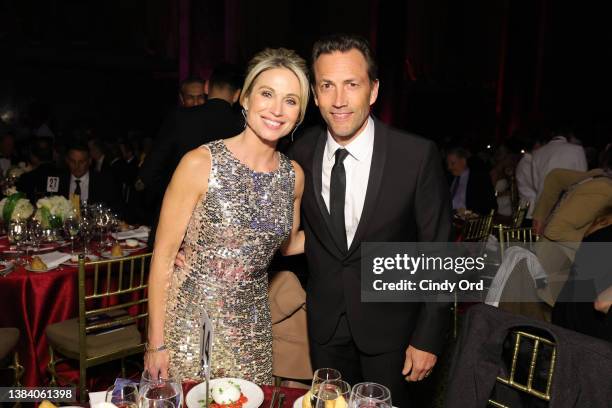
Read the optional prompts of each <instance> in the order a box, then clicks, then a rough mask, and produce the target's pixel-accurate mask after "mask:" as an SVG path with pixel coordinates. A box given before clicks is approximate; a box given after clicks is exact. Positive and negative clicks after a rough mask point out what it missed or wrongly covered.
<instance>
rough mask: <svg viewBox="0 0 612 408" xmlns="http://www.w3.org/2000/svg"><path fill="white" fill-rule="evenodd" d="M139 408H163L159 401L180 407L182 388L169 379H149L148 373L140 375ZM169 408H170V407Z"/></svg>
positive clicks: (175, 381)
mask: <svg viewBox="0 0 612 408" xmlns="http://www.w3.org/2000/svg"><path fill="white" fill-rule="evenodd" d="M140 401H141V403H140V406H141V408H142V407H146V408H163V407H162V405H159V404H158V403H160V402H161V401H168V402H170V403H172V404H173V406H174V407H181V406H182V405H181V404H182V402H183V388H182V386H181V383H180V382H179V381H177V380H176V379H174V378H173V377H170V378H161V377H160V378H158V379H157V380H154V379H152V378H151V376H150V374H149V372H148V371H146V370H145V371H144V372H143V373H142V377H141V380H140ZM170 408H171V407H170Z"/></svg>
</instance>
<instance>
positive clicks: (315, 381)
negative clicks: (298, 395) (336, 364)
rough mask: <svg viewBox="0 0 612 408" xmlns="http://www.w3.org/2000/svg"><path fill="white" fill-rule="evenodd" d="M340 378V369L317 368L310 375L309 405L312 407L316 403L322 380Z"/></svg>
mask: <svg viewBox="0 0 612 408" xmlns="http://www.w3.org/2000/svg"><path fill="white" fill-rule="evenodd" d="M341 378H342V375H341V374H340V371H338V370H336V369H334V368H319V369H318V370H316V371H315V372H314V375H313V377H312V386H311V387H310V406H312V407H314V406H315V405H316V400H317V396H318V395H319V387H320V385H321V384H322V383H323V382H324V381H330V380H340V379H341Z"/></svg>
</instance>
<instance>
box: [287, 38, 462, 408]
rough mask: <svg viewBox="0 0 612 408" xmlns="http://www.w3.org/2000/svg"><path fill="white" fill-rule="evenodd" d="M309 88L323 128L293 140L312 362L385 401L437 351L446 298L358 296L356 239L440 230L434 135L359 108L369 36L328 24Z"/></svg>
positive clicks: (399, 395)
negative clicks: (377, 389) (375, 390)
mask: <svg viewBox="0 0 612 408" xmlns="http://www.w3.org/2000/svg"><path fill="white" fill-rule="evenodd" d="M312 61H313V71H314V78H313V79H314V83H313V90H314V96H315V103H316V104H317V106H318V107H319V110H320V112H321V115H322V116H323V119H324V120H325V122H326V123H327V127H326V128H315V129H311V130H308V131H306V132H305V134H304V135H303V136H302V137H301V138H300V139H299V140H298V141H297V142H296V143H295V146H294V147H293V149H292V152H291V154H292V157H293V158H294V159H295V160H296V161H297V162H298V163H299V164H300V165H301V166H302V168H303V169H304V174H305V177H306V179H305V183H304V184H305V185H304V195H303V198H302V221H303V226H304V231H305V234H306V245H305V253H306V257H307V260H308V267H309V277H308V284H307V289H306V291H307V310H308V324H309V325H308V327H309V336H310V341H311V345H310V350H311V356H312V360H313V368H315V369H316V368H321V367H333V368H336V369H338V370H340V372H341V373H342V377H343V379H346V380H347V381H348V382H349V383H350V384H355V383H356V382H359V381H363V380H366V381H374V382H378V383H381V384H384V385H386V386H388V387H389V388H390V389H391V393H392V399H393V403H394V405H396V406H399V407H402V408H406V407H410V406H413V405H411V404H412V403H413V402H411V401H413V394H412V392H414V390H412V391H409V390H408V384H407V382H406V381H421V380H422V379H424V378H425V377H426V376H428V375H429V373H430V372H431V370H432V369H433V366H434V365H435V363H436V360H437V357H436V355H439V353H440V352H441V351H442V350H441V349H442V345H443V342H444V338H445V332H446V329H447V326H448V317H449V308H448V304H445V303H437V304H433V303H364V302H362V301H361V286H360V280H361V277H360V276H361V265H360V262H361V243H362V242H402V241H404V242H408V241H413V242H414V241H428V242H431V241H447V240H448V239H449V234H450V208H449V197H448V189H447V187H446V183H445V180H444V175H443V171H442V167H441V165H440V158H439V154H438V152H437V150H436V148H435V145H434V144H433V143H432V142H431V141H429V140H426V139H424V138H421V137H418V136H416V135H412V134H408V133H404V132H400V131H398V130H395V129H392V128H390V127H388V126H386V125H384V124H383V123H381V122H380V121H378V120H376V119H374V118H372V117H370V106H371V105H372V104H373V103H374V102H375V101H376V98H377V95H378V80H377V73H376V71H377V69H376V63H375V62H374V60H373V56H372V52H371V50H370V48H369V45H368V44H367V42H366V41H365V40H364V39H361V38H359V37H354V36H344V35H342V36H332V37H329V38H327V39H324V40H321V41H319V42H317V43H316V44H315V46H314V49H313V57H312Z"/></svg>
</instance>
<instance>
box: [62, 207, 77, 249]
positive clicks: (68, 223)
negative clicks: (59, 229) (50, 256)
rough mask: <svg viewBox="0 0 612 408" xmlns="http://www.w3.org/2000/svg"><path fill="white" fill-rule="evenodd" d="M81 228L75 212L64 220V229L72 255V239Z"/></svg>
mask: <svg viewBox="0 0 612 408" xmlns="http://www.w3.org/2000/svg"><path fill="white" fill-rule="evenodd" d="M80 230H81V222H80V221H79V219H78V218H77V216H76V214H70V215H69V216H68V217H66V219H65V220H64V231H65V232H66V235H68V237H70V247H71V249H72V251H71V254H72V255H74V239H75V238H76V236H77V235H78V234H79V231H80Z"/></svg>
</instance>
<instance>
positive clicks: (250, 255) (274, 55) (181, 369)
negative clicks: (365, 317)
mask: <svg viewBox="0 0 612 408" xmlns="http://www.w3.org/2000/svg"><path fill="white" fill-rule="evenodd" d="M308 87H309V85H308V77H307V75H306V65H305V62H304V60H303V59H302V58H300V57H299V56H298V55H297V54H296V53H295V52H293V51H290V50H286V49H282V48H281V49H274V50H272V49H267V50H264V51H262V52H260V53H259V54H257V55H256V56H255V57H254V58H253V60H252V61H251V62H250V64H249V70H248V73H247V77H246V79H245V83H244V86H243V90H244V91H243V95H242V96H241V99H240V102H241V104H242V106H243V107H244V114H245V119H246V126H245V130H244V131H243V132H242V133H240V134H239V135H237V136H234V137H232V138H230V139H226V140H218V141H215V142H211V143H209V144H207V145H204V146H202V147H199V148H197V149H194V150H192V151H191V152H189V153H187V154H186V155H185V156H184V157H183V159H182V160H181V162H180V164H179V165H178V167H177V169H176V171H175V173H174V175H173V177H172V181H171V182H170V184H169V186H168V189H167V190H166V195H165V197H164V202H163V206H162V211H161V215H160V222H159V228H158V233H157V236H156V240H155V249H154V252H153V259H152V262H151V273H150V278H149V331H148V344H147V350H148V351H147V353H146V354H145V369H147V370H148V371H149V372H150V373H151V375H152V376H153V377H154V378H156V377H157V376H158V375H161V376H162V377H166V376H167V375H168V374H170V375H172V376H174V377H175V378H177V379H181V380H185V379H198V378H201V377H202V371H201V367H200V365H201V362H200V336H201V327H200V316H201V313H202V311H203V310H205V311H206V312H207V313H208V315H209V317H210V319H211V321H212V324H213V329H214V335H213V338H214V340H213V346H212V356H211V374H212V377H213V378H215V377H217V378H218V377H239V378H244V379H247V380H250V381H253V382H255V383H258V384H270V383H271V381H272V325H271V319H270V311H269V306H268V281H267V267H268V265H269V263H270V260H271V259H272V256H273V255H274V253H275V252H276V250H277V249H279V248H281V250H282V251H283V253H285V254H288V255H290V254H297V253H300V252H303V247H304V235H303V232H301V231H298V228H299V208H300V200H301V195H302V191H303V185H304V174H303V172H302V169H301V168H300V167H299V166H298V165H297V163H295V162H293V161H290V160H289V159H288V158H287V157H285V156H284V155H283V154H281V153H279V152H277V151H276V150H275V148H276V144H277V142H278V140H279V139H280V138H281V137H283V136H285V135H287V134H289V133H290V132H291V131H292V130H293V129H294V128H295V127H296V126H297V124H299V123H300V122H301V121H302V119H303V117H304V113H305V111H306V106H307V103H308ZM181 245H182V247H183V250H184V253H185V263H184V266H182V267H175V266H174V260H175V257H176V255H177V252H178V251H179V248H180V247H181Z"/></svg>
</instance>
